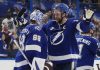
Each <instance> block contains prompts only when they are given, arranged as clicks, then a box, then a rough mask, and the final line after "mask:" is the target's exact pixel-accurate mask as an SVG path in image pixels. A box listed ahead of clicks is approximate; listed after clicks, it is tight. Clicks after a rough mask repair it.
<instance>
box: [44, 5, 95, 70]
mask: <svg viewBox="0 0 100 70" xmlns="http://www.w3.org/2000/svg"><path fill="white" fill-rule="evenodd" d="M68 13H69V7H68V6H67V5H66V4H64V3H59V4H57V5H56V6H55V7H54V9H53V18H54V20H52V21H50V22H48V23H47V24H46V25H44V26H43V30H44V31H45V33H46V34H47V36H48V54H49V56H48V58H49V60H51V61H52V62H53V70H71V68H72V67H71V64H72V61H73V59H77V58H79V55H78V53H79V51H78V46H77V41H76V38H75V33H76V32H77V31H81V32H86V31H87V30H88V27H89V24H90V19H91V17H92V15H93V13H94V12H93V11H91V10H85V18H86V19H87V20H83V21H81V22H79V21H78V20H75V19H69V18H68V17H67V16H68Z"/></svg>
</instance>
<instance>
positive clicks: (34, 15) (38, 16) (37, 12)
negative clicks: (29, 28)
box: [30, 10, 43, 24]
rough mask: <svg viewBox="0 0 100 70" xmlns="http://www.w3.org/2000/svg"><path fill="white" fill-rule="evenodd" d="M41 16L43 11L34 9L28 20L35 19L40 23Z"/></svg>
mask: <svg viewBox="0 0 100 70" xmlns="http://www.w3.org/2000/svg"><path fill="white" fill-rule="evenodd" d="M42 17H43V13H42V12H41V11H40V10H34V11H33V12H32V13H31V14H30V20H32V21H36V23H37V24H41V23H42Z"/></svg>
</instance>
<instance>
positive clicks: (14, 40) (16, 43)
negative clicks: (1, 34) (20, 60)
mask: <svg viewBox="0 0 100 70" xmlns="http://www.w3.org/2000/svg"><path fill="white" fill-rule="evenodd" d="M10 37H11V38H12V39H13V42H14V43H15V45H16V46H17V48H18V50H19V51H20V52H21V54H22V55H23V57H24V58H25V60H26V61H27V62H28V64H29V66H30V67H32V64H31V63H30V62H29V60H28V58H27V57H26V55H25V53H24V52H23V50H21V48H20V46H19V44H18V42H17V41H16V39H15V38H14V37H13V36H12V35H10Z"/></svg>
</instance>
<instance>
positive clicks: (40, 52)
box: [14, 24, 47, 70]
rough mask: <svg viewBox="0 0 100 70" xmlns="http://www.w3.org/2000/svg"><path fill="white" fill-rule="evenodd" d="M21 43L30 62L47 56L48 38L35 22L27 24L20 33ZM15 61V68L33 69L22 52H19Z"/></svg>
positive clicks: (22, 69) (21, 69)
mask: <svg viewBox="0 0 100 70" xmlns="http://www.w3.org/2000/svg"><path fill="white" fill-rule="evenodd" d="M19 43H20V46H21V47H22V50H23V52H24V53H25V55H26V57H27V58H28V60H29V62H30V63H32V61H33V60H35V58H39V59H44V60H45V59H46V58H47V39H46V36H45V34H44V32H43V30H42V29H41V28H40V27H39V26H37V25H34V24H30V25H27V26H26V27H25V28H24V29H23V30H22V32H21V34H20V39H19ZM40 61H41V60H40ZM15 62H16V64H15V68H14V70H31V67H30V66H29V65H28V63H27V61H26V60H25V58H24V57H23V55H22V54H21V53H20V52H18V53H17V55H16V61H15Z"/></svg>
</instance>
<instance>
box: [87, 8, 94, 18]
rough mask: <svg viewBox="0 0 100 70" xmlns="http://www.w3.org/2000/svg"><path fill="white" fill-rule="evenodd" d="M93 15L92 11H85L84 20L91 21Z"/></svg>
mask: <svg viewBox="0 0 100 70" xmlns="http://www.w3.org/2000/svg"><path fill="white" fill-rule="evenodd" d="M93 14H94V11H92V10H90V9H85V18H86V19H91V18H92V16H93Z"/></svg>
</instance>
